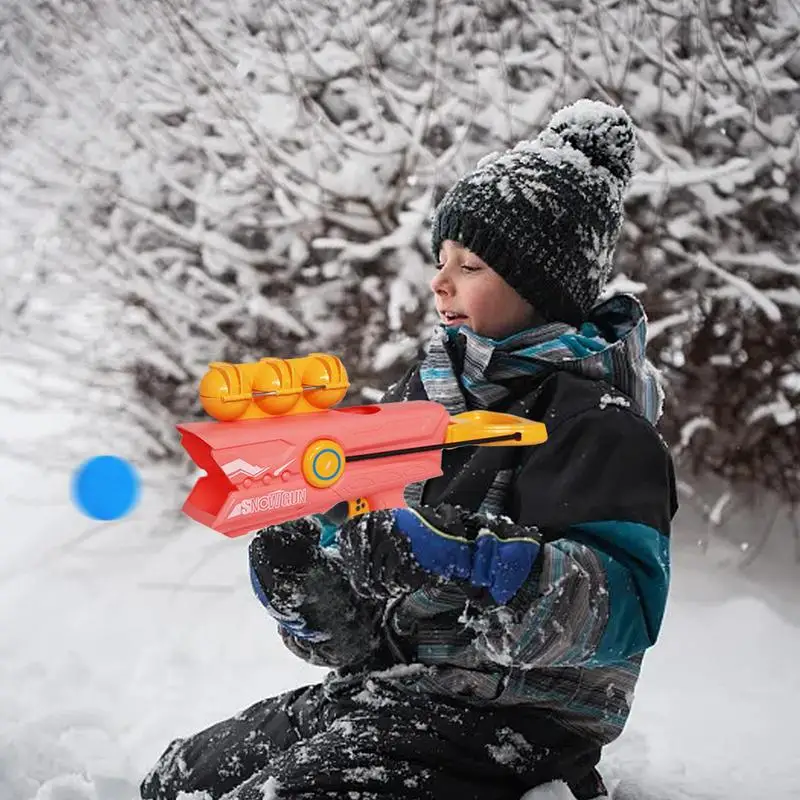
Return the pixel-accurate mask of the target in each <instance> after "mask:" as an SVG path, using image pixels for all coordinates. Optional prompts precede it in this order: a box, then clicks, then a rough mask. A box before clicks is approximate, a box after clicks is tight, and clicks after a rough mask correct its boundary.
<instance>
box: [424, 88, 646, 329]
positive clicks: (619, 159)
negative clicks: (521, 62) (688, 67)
mask: <svg viewBox="0 0 800 800" xmlns="http://www.w3.org/2000/svg"><path fill="white" fill-rule="evenodd" d="M635 155H636V136H635V132H634V129H633V124H632V123H631V120H630V117H629V116H628V115H627V113H626V112H625V111H624V110H623V109H622V108H615V107H614V106H610V105H607V104H606V103H601V102H597V101H592V100H579V101H578V102H577V103H574V104H573V105H571V106H567V107H566V108H562V109H561V110H560V111H558V112H556V113H555V114H554V115H553V117H552V119H551V120H550V122H549V124H548V125H547V127H546V128H545V129H544V130H543V131H542V132H541V133H540V134H539V136H537V137H536V139H533V140H531V141H524V142H520V143H519V144H518V145H517V146H516V147H515V148H514V149H513V150H509V151H507V152H506V153H503V154H502V155H499V154H493V155H491V156H487V157H486V158H484V159H482V160H481V161H480V162H479V164H478V166H477V168H476V169H474V170H473V171H472V172H470V173H468V174H467V175H465V176H464V177H463V178H462V179H461V180H459V181H458V182H457V183H456V184H455V185H454V186H453V187H452V188H451V189H450V190H449V191H448V192H447V194H446V195H445V196H444V198H443V199H442V201H441V203H440V204H439V206H438V208H437V209H436V212H435V214H434V218H433V231H432V234H433V240H432V247H433V254H434V258H438V257H439V251H440V248H441V245H442V242H443V241H445V240H446V239H451V240H453V241H456V242H459V243H460V244H462V245H463V246H464V247H466V248H468V249H469V250H471V251H472V252H473V253H475V254H476V255H478V256H480V258H482V259H483V260H484V261H485V262H486V263H487V264H488V265H489V266H490V267H492V269H494V270H495V271H496V272H497V273H499V274H500V275H501V276H502V277H503V279H504V280H505V281H506V283H508V284H509V285H511V286H512V287H513V288H514V289H516V291H517V292H518V293H519V294H520V295H521V296H522V297H524V298H525V299H526V300H527V301H528V302H530V303H531V304H532V305H533V306H534V307H535V308H536V310H537V311H538V312H539V314H540V315H541V316H542V317H544V318H545V319H546V320H549V321H551V320H560V321H563V322H568V323H571V324H573V325H579V324H580V323H581V322H583V320H584V319H585V318H586V316H587V315H588V313H589V311H590V309H591V308H592V306H593V305H594V304H595V303H596V301H597V297H598V295H599V294H600V292H601V291H602V289H603V287H604V285H605V283H606V281H607V280H608V277H609V275H610V272H611V267H612V262H613V256H614V248H615V246H616V243H617V237H618V236H619V231H620V228H621V225H622V200H623V196H624V194H625V190H626V189H627V187H628V183H629V182H630V179H631V176H632V175H633V162H634V158H635Z"/></svg>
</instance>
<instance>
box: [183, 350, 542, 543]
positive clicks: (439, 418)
mask: <svg viewBox="0 0 800 800" xmlns="http://www.w3.org/2000/svg"><path fill="white" fill-rule="evenodd" d="M349 386H350V384H349V382H348V379H347V372H346V370H345V367H344V364H343V363H342V362H341V361H340V359H338V358H337V357H336V356H332V355H328V354H325V353H312V354H311V355H308V356H305V357H303V358H290V359H279V358H263V359H261V360H260V361H257V362H251V363H246V364H230V363H226V362H217V363H212V364H210V365H209V370H208V372H207V373H206V374H205V376H204V377H203V379H202V381H201V382H200V401H201V403H202V405H203V408H204V409H205V411H206V412H207V413H208V414H209V415H210V416H211V417H214V419H215V420H217V421H215V422H210V421H209V422H190V423H185V424H182V425H178V426H177V427H178V430H179V431H180V433H181V443H182V444H183V446H184V448H185V449H186V452H187V453H188V454H189V456H190V457H191V459H192V460H193V461H194V463H195V464H196V465H197V466H198V467H200V469H202V470H204V471H205V473H206V474H205V475H204V476H202V477H201V478H199V479H198V481H197V483H196V484H195V485H194V488H193V489H192V491H191V492H190V494H189V496H188V498H187V499H186V502H185V503H184V505H183V511H184V512H185V513H186V514H188V516H190V517H191V518H192V519H194V520H197V522H201V523H202V524H203V525H207V526H208V527H209V528H212V529H213V530H215V531H218V532H219V533H222V534H225V535H226V536H241V535H242V534H245V533H248V532H250V531H254V530H258V529H259V528H263V527H266V526H269V525H277V524H279V523H281V522H286V521H287V520H292V519H298V518H299V517H304V516H307V515H309V514H317V513H323V512H325V511H328V510H329V509H331V508H332V507H333V506H335V505H338V504H339V503H342V502H345V501H346V502H347V503H348V516H355V515H357V514H363V513H365V512H367V511H370V510H374V509H381V508H400V507H402V506H404V505H405V501H404V499H403V491H404V489H405V487H406V486H407V485H408V484H409V483H415V482H417V481H423V480H427V479H428V478H434V477H436V476H438V475H441V474H442V463H441V462H442V457H441V453H442V450H446V449H450V448H453V447H465V446H468V445H481V446H487V447H492V446H502V447H507V446H527V445H535V444H541V443H542V442H544V441H546V440H547V431H546V429H545V426H544V425H543V424H542V423H541V422H531V421H529V420H525V419H522V418H521V417H516V416H513V415H512V414H500V413H496V412H492V411H467V412H465V413H463V414H457V415H455V416H453V417H451V416H450V415H449V414H448V413H447V410H446V409H445V408H444V406H442V405H440V404H439V403H434V402H431V401H428V400H413V401H409V402H405V403H384V404H377V405H368V406H351V407H346V408H339V409H335V408H333V406H335V405H336V404H337V403H339V402H340V401H341V400H342V398H343V397H344V396H345V394H346V393H347V389H348V388H349Z"/></svg>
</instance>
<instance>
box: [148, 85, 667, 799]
mask: <svg viewBox="0 0 800 800" xmlns="http://www.w3.org/2000/svg"><path fill="white" fill-rule="evenodd" d="M634 154H635V135H634V130H633V126H632V124H631V121H630V119H629V118H628V116H627V114H626V113H625V112H624V111H623V110H622V109H619V108H612V107H610V106H607V105H605V104H603V103H597V102H590V101H579V102H578V103H576V104H574V105H572V106H569V107H567V108H564V109H562V110H561V111H560V112H558V113H557V114H555V115H554V116H553V118H552V119H551V121H550V123H549V125H548V126H547V128H546V129H545V130H544V131H543V132H542V133H541V134H540V135H539V136H538V137H537V139H535V140H533V141H531V142H524V143H521V144H520V145H518V146H517V147H516V148H515V149H514V150H512V151H510V152H508V153H505V154H504V155H502V156H500V157H492V158H489V159H484V160H483V161H482V162H481V163H480V164H479V165H478V167H477V169H475V170H474V171H473V172H471V173H469V174H468V175H466V176H465V177H464V178H462V179H461V180H460V181H459V182H457V183H456V185H455V186H453V187H452V188H451V189H450V191H449V192H448V193H447V195H446V196H445V197H444V199H443V200H442V202H441V203H440V205H439V207H438V208H437V211H436V214H435V218H434V223H433V252H434V256H435V257H436V258H438V267H437V269H438V272H437V274H436V276H435V277H434V278H433V280H432V283H431V287H432V289H433V292H434V296H435V302H436V308H437V311H438V312H439V315H440V318H441V325H440V326H439V327H438V328H437V330H436V331H435V334H434V336H433V337H432V339H431V341H430V343H429V345H428V348H427V353H426V356H425V358H424V359H423V360H422V362H421V363H420V364H418V365H416V366H415V367H413V368H412V369H411V370H410V371H409V372H408V373H407V374H406V376H405V377H404V378H403V379H402V380H401V381H400V382H399V383H398V384H396V385H395V386H394V387H392V389H390V391H389V394H388V396H387V397H386V398H385V401H386V402H389V401H404V400H414V399H431V400H434V401H436V402H439V403H442V404H443V405H444V406H445V407H446V408H447V409H448V411H450V413H451V414H457V413H459V412H462V411H465V410H468V409H473V408H490V409H493V410H498V411H505V412H509V413H513V414H517V415H519V416H524V417H529V418H531V419H537V420H542V421H544V422H545V424H546V426H547V429H548V432H549V439H548V441H547V442H546V443H545V444H543V445H539V446H536V447H529V448H501V447H500V448H462V449H457V450H451V451H446V452H445V453H444V454H443V460H442V467H443V475H442V476H441V477H439V478H436V479H434V480H430V481H427V482H426V483H425V484H423V485H414V486H411V487H409V488H408V491H407V492H406V500H407V502H408V506H409V507H408V508H405V509H395V510H387V511H376V512H370V513H369V514H366V515H364V516H362V517H358V518H355V519H353V520H351V521H348V522H346V524H344V525H343V526H342V527H341V529H339V530H338V531H337V530H335V529H333V528H332V526H331V525H329V524H326V520H325V519H311V518H307V519H301V520H298V521H296V522H293V523H291V524H286V525H280V526H276V527H275V528H268V529H265V530H263V531H261V532H260V533H259V534H258V535H257V536H256V537H255V538H254V540H253V542H252V544H251V548H250V560H251V577H252V581H253V586H254V589H255V591H256V594H257V595H258V597H259V598H260V599H261V601H262V602H263V603H264V605H265V606H266V608H267V609H268V611H269V612H270V613H271V614H272V615H273V616H274V617H275V618H276V619H277V620H278V623H279V626H280V631H281V635H282V637H283V640H284V642H285V643H286V645H287V646H288V647H289V648H290V649H291V650H292V651H293V652H295V653H297V654H298V655H300V656H301V657H302V658H305V659H307V660H309V661H310V662H312V663H316V664H324V665H328V666H331V667H334V668H336V669H335V671H334V672H332V673H330V675H329V676H328V678H326V680H325V681H324V682H323V683H322V684H321V685H317V686H310V687H303V688H300V689H297V690H295V691H292V692H288V693H287V694H284V695H282V696H280V697H276V698H270V699H268V700H264V701H262V702H260V703H257V704H255V705H254V706H252V707H250V708H248V709H246V710H245V711H243V712H242V713H241V714H239V715H238V716H236V717H234V718H233V719H231V720H227V721H224V722H221V723H218V724H217V725H215V726H213V727H211V728H209V729H208V730H206V731H203V732H201V733H199V734H196V735H195V736H193V737H190V738H188V739H185V740H177V741H176V742H173V743H172V745H170V747H169V748H168V750H167V751H166V753H165V754H164V755H163V756H162V759H161V761H160V762H159V763H158V764H157V765H156V767H155V768H154V769H153V771H152V772H151V773H150V775H149V776H148V777H147V778H146V779H145V781H144V783H143V785H142V796H143V797H144V798H148V799H150V798H158V799H159V800H165V799H167V798H169V799H170V800H172V799H173V798H175V797H176V796H177V795H178V794H179V793H180V792H181V791H185V792H187V793H189V792H192V791H200V792H203V791H205V792H207V793H208V794H207V795H202V794H201V795H200V796H201V797H205V796H208V797H211V798H214V799H215V800H216V798H221V797H223V796H224V797H225V798H226V800H255V799H256V798H258V800H261V799H262V798H264V797H274V798H294V799H295V800H296V799H297V798H308V800H311V798H314V799H315V800H318V799H319V798H360V800H371V799H372V798H388V797H394V798H435V799H436V800H439V798H441V799H442V800H449V799H450V798H458V799H459V800H471V799H473V798H474V800H519V798H520V797H521V796H522V795H523V794H524V793H525V791H526V790H528V789H530V788H532V787H535V786H538V785H540V784H543V783H546V782H549V781H553V780H563V781H565V782H566V783H567V784H568V785H569V787H570V789H571V790H572V792H573V794H574V795H575V797H576V798H578V800H588V799H589V798H594V797H599V796H604V795H605V789H604V787H603V783H602V780H601V778H600V776H599V774H598V773H597V771H596V770H595V765H596V764H597V762H598V760H599V758H600V752H601V748H602V747H603V746H604V745H605V744H607V743H609V742H610V741H612V740H613V739H615V738H616V737H617V736H618V735H619V734H620V733H621V731H622V729H623V726H624V724H625V721H626V719H627V716H628V713H629V710H630V704H631V700H632V696H633V689H634V686H635V684H636V680H637V678H638V674H639V669H640V664H641V660H642V654H643V652H644V651H645V650H646V649H647V648H648V647H649V646H650V645H652V644H653V643H654V642H655V640H656V637H657V634H658V631H659V628H660V625H661V620H662V616H663V613H664V606H665V602H666V596H667V588H668V581H669V557H668V550H669V548H668V538H667V537H668V535H669V529H670V523H671V519H672V517H673V515H674V513H675V511H676V507H677V504H676V499H675V490H674V476H673V470H672V464H671V461H670V457H669V454H668V452H667V449H666V447H665V445H664V444H663V442H662V440H661V439H660V437H659V435H658V434H657V433H656V431H655V429H654V427H653V425H654V423H655V422H656V421H657V419H658V416H659V414H660V412H661V393H660V389H659V385H658V381H657V378H656V375H655V372H654V370H653V369H652V367H651V366H650V365H649V363H648V362H647V361H646V360H645V357H644V346H645V331H646V321H645V317H644V312H643V311H642V308H641V306H640V305H639V303H638V302H637V301H636V300H635V299H634V298H632V297H629V296H619V297H615V298H612V299H611V300H608V301H606V302H604V303H602V304H600V305H596V303H597V299H598V296H599V294H600V292H601V290H602V288H603V286H604V284H605V282H606V280H607V278H608V275H609V273H610V270H611V264H612V255H613V252H614V248H615V245H616V241H617V237H618V234H619V229H620V226H621V221H622V198H623V194H624V191H625V189H626V187H627V185H628V182H629V180H630V178H631V175H632V172H633V161H634Z"/></svg>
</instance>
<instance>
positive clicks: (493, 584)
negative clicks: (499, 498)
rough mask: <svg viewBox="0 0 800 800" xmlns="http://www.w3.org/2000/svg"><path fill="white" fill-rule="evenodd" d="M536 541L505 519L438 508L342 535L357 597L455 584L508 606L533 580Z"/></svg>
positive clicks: (401, 513)
mask: <svg viewBox="0 0 800 800" xmlns="http://www.w3.org/2000/svg"><path fill="white" fill-rule="evenodd" d="M539 543H540V539H539V534H538V531H536V530H535V529H534V528H526V527H522V526H519V525H517V524H515V523H514V522H512V521H511V520H509V519H507V518H503V517H494V518H492V519H491V520H489V519H488V518H487V517H485V516H483V515H480V514H474V513H471V512H467V511H464V510H462V509H460V508H454V507H452V506H448V505H441V506H438V507H437V508H431V507H429V506H422V507H421V508H419V509H416V510H414V509H410V508H399V509H393V510H391V511H373V512H370V513H369V514H365V515H363V516H361V517H357V518H355V519H353V520H350V521H349V522H348V523H347V524H346V525H345V526H344V527H343V528H342V530H341V532H340V534H339V548H340V552H341V555H342V560H343V562H344V565H345V571H346V572H347V574H348V577H349V578H350V582H351V584H352V586H353V588H354V589H355V591H356V592H358V593H359V594H362V595H365V596H372V597H375V596H381V597H391V596H393V595H398V594H404V593H408V592H411V591H415V590H416V589H419V588H422V587H423V586H429V585H437V584H443V583H445V582H452V581H456V582H459V583H461V584H462V586H463V588H481V589H483V588H486V589H488V590H489V593H490V594H491V596H492V597H493V598H494V600H495V601H496V602H498V603H507V602H508V601H509V600H510V599H511V598H512V597H513V596H514V594H516V592H517V590H518V589H519V587H520V586H521V585H522V583H523V582H524V581H525V579H526V578H527V577H528V574H529V573H530V570H531V568H532V566H533V563H534V561H535V559H536V556H537V555H538V552H539Z"/></svg>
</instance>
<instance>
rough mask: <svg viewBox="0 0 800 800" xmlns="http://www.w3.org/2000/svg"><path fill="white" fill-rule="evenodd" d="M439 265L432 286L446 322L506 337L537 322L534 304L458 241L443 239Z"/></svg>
mask: <svg viewBox="0 0 800 800" xmlns="http://www.w3.org/2000/svg"><path fill="white" fill-rule="evenodd" d="M437 269H438V272H437V273H436V275H435V277H434V278H433V280H432V281H431V289H433V293H434V296H435V298H436V310H437V311H438V312H439V318H440V320H441V321H442V322H444V323H445V325H452V326H458V325H468V326H469V327H470V328H471V329H472V330H473V331H475V333H477V334H480V335H481V336H487V337H489V338H490V339H504V338H505V337H507V336H510V335H511V334H512V333H517V331H521V330H525V328H530V327H532V326H533V325H534V324H535V321H536V312H535V311H534V308H533V306H532V305H531V304H530V303H528V302H527V301H526V300H524V299H523V298H522V297H521V296H520V295H518V294H517V293H516V291H515V290H514V289H512V288H511V287H510V286H509V285H508V284H507V283H506V282H505V281H504V280H503V279H502V278H501V277H500V276H499V275H498V274H497V273H496V272H495V271H494V270H493V269H492V268H491V267H490V266H489V265H488V264H487V263H485V262H484V261H482V260H481V259H480V258H478V256H476V255H475V253H473V252H472V251H471V250H467V248H466V247H464V246H463V245H460V244H458V242H454V241H451V240H449V239H448V240H446V241H444V242H442V248H441V250H440V251H439V264H438V266H437Z"/></svg>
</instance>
